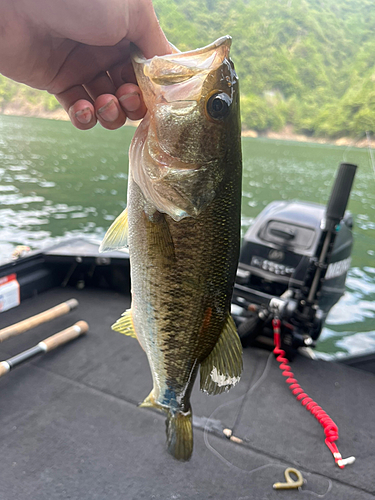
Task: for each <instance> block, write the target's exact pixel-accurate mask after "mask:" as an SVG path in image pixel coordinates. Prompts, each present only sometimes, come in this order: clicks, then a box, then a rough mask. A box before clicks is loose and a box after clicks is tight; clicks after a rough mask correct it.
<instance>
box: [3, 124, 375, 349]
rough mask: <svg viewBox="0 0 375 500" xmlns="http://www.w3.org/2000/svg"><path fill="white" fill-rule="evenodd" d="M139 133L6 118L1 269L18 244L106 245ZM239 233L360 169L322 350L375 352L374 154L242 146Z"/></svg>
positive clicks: (323, 194) (250, 142) (316, 197)
mask: <svg viewBox="0 0 375 500" xmlns="http://www.w3.org/2000/svg"><path fill="white" fill-rule="evenodd" d="M133 133H134V128H132V127H123V128H122V129H120V130H116V131H111V132H109V131H107V130H104V129H102V128H100V127H99V126H98V127H95V128H94V129H93V130H90V131H86V132H81V131H78V130H76V129H74V127H73V126H72V125H71V124H70V123H69V122H58V121H53V120H43V119H38V118H23V117H10V116H0V262H1V261H2V260H5V259H6V258H9V256H10V255H11V253H12V250H13V249H14V247H15V246H16V245H20V244H22V245H29V246H30V247H31V248H33V249H39V248H43V247H45V246H48V245H50V244H51V243H54V242H56V241H57V240H58V238H60V237H66V236H77V235H83V236H85V237H87V238H93V239H95V240H100V239H101V238H102V237H103V235H104V233H105V231H106V229H107V228H108V226H109V225H110V224H111V221H112V220H113V219H114V218H115V217H116V216H117V215H118V214H119V213H120V212H121V211H122V210H123V208H124V207H125V206H126V185H127V172H128V148H129V144H130V141H131V138H132V136H133ZM243 154H244V177H243V202H242V230H243V234H244V232H245V231H246V229H247V227H248V226H249V224H250V223H251V221H252V220H253V219H254V217H256V216H257V215H258V213H260V212H261V210H262V209H263V208H264V207H265V206H266V205H267V204H268V203H270V202H271V201H274V200H289V199H299V200H303V201H313V202H317V203H324V204H325V203H326V202H327V200H328V197H329V193H330V190H331V186H332V183H333V178H334V175H335V172H336V169H337V166H338V164H339V163H340V161H348V162H353V163H356V164H358V166H359V168H358V172H357V176H356V179H355V184H354V188H353V191H352V196H351V199H350V202H349V207H348V208H349V210H350V211H351V212H352V213H353V216H354V221H355V226H354V229H353V233H354V239H355V245H354V249H353V253H352V268H351V270H350V271H349V275H348V279H347V292H346V294H345V296H344V297H343V298H342V299H341V300H340V302H339V303H338V304H337V305H336V306H335V307H334V309H333V310H332V311H331V313H330V315H329V317H328V321H327V324H326V327H325V329H324V331H323V333H322V335H321V337H320V342H319V346H318V349H319V350H320V351H321V352H324V353H331V354H332V353H338V354H339V355H340V352H341V353H348V352H349V353H353V354H354V353H355V354H356V353H359V352H362V351H368V350H372V351H375V322H374V316H375V245H374V242H375V176H374V171H373V168H372V165H371V161H370V155H369V153H368V151H366V150H364V149H355V148H347V147H337V146H329V145H317V144H311V143H297V142H285V141H273V140H267V139H250V138H244V139H243Z"/></svg>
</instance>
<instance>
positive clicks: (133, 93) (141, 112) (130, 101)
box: [116, 83, 147, 120]
mask: <svg viewBox="0 0 375 500" xmlns="http://www.w3.org/2000/svg"><path fill="white" fill-rule="evenodd" d="M116 97H117V99H118V100H119V103H120V105H121V107H122V109H123V110H124V112H125V113H126V116H128V117H129V118H130V119H131V120H140V119H141V118H143V117H144V116H145V114H146V111H147V109H146V106H145V103H144V102H143V99H142V94H141V92H140V90H139V87H138V86H137V85H134V84H133V83H125V84H124V85H121V86H120V87H119V88H118V89H117V92H116Z"/></svg>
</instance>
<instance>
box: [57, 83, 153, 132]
mask: <svg viewBox="0 0 375 500" xmlns="http://www.w3.org/2000/svg"><path fill="white" fill-rule="evenodd" d="M56 98H57V100H58V101H59V102H60V104H61V105H62V106H63V107H64V109H65V111H67V113H68V115H69V118H70V120H71V122H72V124H73V125H74V126H75V127H76V128H78V129H80V130H88V129H90V128H92V127H94V125H95V124H96V123H97V121H99V123H100V124H101V125H102V126H103V127H104V128H106V129H108V130H115V129H117V128H120V127H122V126H123V125H124V123H125V121H126V118H127V117H129V118H130V119H131V120H140V119H141V118H143V117H144V115H145V114H146V106H145V104H144V102H143V99H142V97H141V92H140V90H139V87H138V86H137V85H135V84H133V83H125V84H123V85H120V86H119V88H118V89H117V90H116V88H115V86H114V84H113V82H112V80H111V79H110V78H109V77H108V75H107V74H106V73H102V74H100V75H99V76H98V77H97V78H95V79H94V80H93V81H92V82H90V83H89V84H87V85H85V87H83V86H79V85H77V86H75V87H72V88H71V89H69V90H66V91H65V92H61V93H60V94H57V95H56Z"/></svg>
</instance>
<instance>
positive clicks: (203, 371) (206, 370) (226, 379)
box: [200, 314, 242, 394]
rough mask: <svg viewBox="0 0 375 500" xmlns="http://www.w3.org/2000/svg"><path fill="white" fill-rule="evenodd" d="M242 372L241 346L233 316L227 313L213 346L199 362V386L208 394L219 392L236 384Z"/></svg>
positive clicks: (227, 389)
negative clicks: (201, 361)
mask: <svg viewBox="0 0 375 500" xmlns="http://www.w3.org/2000/svg"><path fill="white" fill-rule="evenodd" d="M241 372H242V346H241V342H240V339H239V337H238V334H237V330H236V325H235V324H234V321H233V318H232V317H231V316H230V314H228V317H227V320H226V322H225V324H224V328H223V330H222V332H221V334H220V337H219V339H218V341H217V342H216V345H215V347H214V348H213V349H212V351H211V353H210V354H209V355H208V356H207V358H206V359H205V360H204V361H203V363H201V368H200V375H201V381H200V387H201V390H202V391H204V392H207V393H208V394H220V393H222V392H224V391H229V389H230V388H231V387H233V386H234V385H236V384H237V383H238V382H239V380H240V378H241V377H240V376H241Z"/></svg>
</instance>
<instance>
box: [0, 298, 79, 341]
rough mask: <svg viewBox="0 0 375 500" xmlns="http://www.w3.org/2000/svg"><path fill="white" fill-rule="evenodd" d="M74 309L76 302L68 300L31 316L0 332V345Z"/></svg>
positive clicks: (76, 305)
mask: <svg viewBox="0 0 375 500" xmlns="http://www.w3.org/2000/svg"><path fill="white" fill-rule="evenodd" d="M76 307H78V300H76V299H69V300H67V301H65V302H62V303H61V304H58V305H57V306H54V307H51V308H50V309H47V310H46V311H43V312H41V313H39V314H36V315H35V316H31V317H30V318H27V319H25V320H23V321H19V322H18V323H14V324H13V325H10V326H7V327H6V328H3V329H2V330H0V343H1V342H3V341H4V340H7V339H9V338H11V337H15V336H16V335H20V334H21V333H24V332H27V331H28V330H31V329H32V328H35V327H36V326H39V325H42V324H43V323H47V321H51V320H53V319H55V318H59V317H60V316H63V315H64V314H67V313H69V312H70V311H73V309H76Z"/></svg>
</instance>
